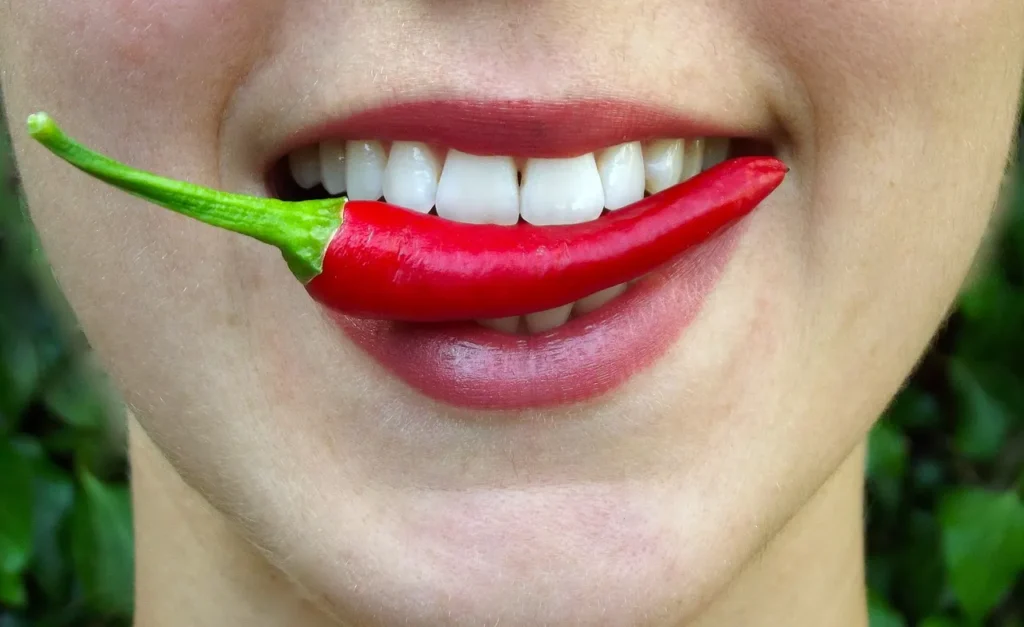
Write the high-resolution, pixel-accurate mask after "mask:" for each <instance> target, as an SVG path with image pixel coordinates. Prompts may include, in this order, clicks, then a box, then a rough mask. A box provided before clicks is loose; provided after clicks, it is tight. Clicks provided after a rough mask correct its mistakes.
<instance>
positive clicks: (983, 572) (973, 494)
mask: <svg viewBox="0 0 1024 627" xmlns="http://www.w3.org/2000/svg"><path fill="white" fill-rule="evenodd" d="M939 511H940V514H939V520H940V523H941V525H942V554H943V558H944V560H945V563H946V570H947V571H948V572H949V578H950V584H951V586H952V588H953V592H954V594H955V595H956V598H957V600H958V601H959V603H960V607H961V608H963V611H964V614H966V615H967V617H968V618H970V619H971V620H973V621H980V620H981V619H983V618H984V617H985V616H986V615H987V614H988V612H989V611H991V610H992V608H994V607H995V606H996V605H997V604H999V602H1000V601H1001V599H1002V598H1003V596H1004V595H1005V594H1006V593H1007V592H1008V591H1009V590H1010V587H1011V586H1012V585H1013V583H1014V581H1015V580H1016V579H1017V577H1018V576H1020V574H1021V571H1022V570H1024V504H1022V503H1021V501H1020V498H1019V497H1018V496H1017V495H1016V494H1014V493H1012V492H1005V493H999V492H989V491H985V490H980V489H965V490H960V491H957V492H954V493H952V494H950V495H948V496H947V497H946V498H945V499H944V500H943V502H942V504H941V506H940V510H939Z"/></svg>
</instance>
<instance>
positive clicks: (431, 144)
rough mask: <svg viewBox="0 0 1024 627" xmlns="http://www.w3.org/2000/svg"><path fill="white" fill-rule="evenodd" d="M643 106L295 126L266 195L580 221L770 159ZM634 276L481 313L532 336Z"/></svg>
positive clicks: (460, 108)
mask: <svg viewBox="0 0 1024 627" xmlns="http://www.w3.org/2000/svg"><path fill="white" fill-rule="evenodd" d="M716 131H717V132H719V133H722V132H723V129H720V128H716V127H714V126H712V125H710V124H703V123H700V122H697V121H693V120H688V119H684V118H681V117H679V116H673V115H670V114H668V113H665V112H663V111H659V110H651V109H647V108H644V107H643V106H641V105H637V104H634V103H629V104H620V103H609V102H596V101H588V102H576V103H566V104H551V103H532V102H497V103H488V102H476V101H474V102H415V103H404V104H401V105H397V106H393V107H387V108H380V109H374V110H371V111H367V112H362V113H359V114H356V115H354V116H352V117H350V118H347V119H345V120H341V121H336V122H330V123H327V124H323V125H321V126H319V127H314V128H311V129H307V130H305V131H303V132H300V133H298V134H296V135H295V136H294V137H293V138H292V140H291V141H290V142H288V145H289V146H290V148H289V149H287V150H285V151H283V154H282V156H280V157H278V158H277V159H274V160H272V161H271V166H270V167H269V168H268V174H267V177H266V178H267V183H268V189H269V191H270V194H271V195H272V196H273V197H275V198H279V199H282V200H288V201H301V200H312V199H321V198H332V197H335V198H340V197H343V196H344V197H347V198H348V199H349V200H368V201H377V200H381V201H384V202H386V203H388V204H391V205H394V206H398V207H402V208H404V209H408V210H411V211H415V212H418V213H423V214H429V215H434V216H438V217H440V218H445V219H446V220H449V221H453V222H458V223H466V224H494V225H515V224H520V223H524V224H532V225H535V226H561V225H572V224H583V223H588V222H593V221H596V220H600V219H601V218H602V217H604V216H607V215H609V214H612V213H614V212H617V211H620V210H622V209H624V208H627V207H631V206H633V205H634V204H635V203H637V202H639V201H641V200H643V199H645V198H647V197H650V196H651V195H653V194H658V193H660V192H663V191H665V190H667V189H669V188H672V187H673V186H675V185H677V184H679V183H682V182H685V181H687V180H689V179H691V178H693V177H694V176H696V175H697V174H699V173H701V172H704V171H706V170H708V169H710V168H712V167H714V166H716V165H718V164H720V163H722V162H724V161H726V160H727V159H729V158H731V157H738V156H771V155H773V152H774V151H773V149H772V146H771V144H770V143H769V142H767V141H765V140H763V139H760V138H750V137H729V136H727V135H721V134H720V135H698V134H697V133H699V132H700V133H714V132H716ZM645 278H646V277H641V278H638V279H633V280H631V281H628V282H623V283H620V284H617V285H614V286H612V287H608V288H606V289H603V290H600V291H598V292H596V293H592V294H589V295H586V296H584V297H583V298H580V299H578V300H575V301H573V302H567V303H565V304H562V305H560V306H558V307H555V308H552V309H545V310H541V311H535V312H530V313H526V314H525V315H517V316H504V317H500V318H480V319H477V320H475V322H477V323H478V324H480V325H482V326H483V327H486V328H488V329H491V330H494V331H497V332H501V333H505V334H517V335H535V334H541V333H546V332H549V331H552V330H554V329H557V328H559V327H561V326H563V325H565V324H567V323H568V322H569V321H571V320H575V319H577V318H580V317H586V316H588V315H590V314H592V313H594V312H597V311H598V310H600V309H601V308H603V307H605V306H607V305H609V304H611V303H613V302H614V301H616V300H618V299H619V298H621V297H623V296H625V295H626V294H627V292H628V291H630V290H631V289H632V288H633V287H634V286H635V285H636V284H637V283H640V282H642V281H643V280H645Z"/></svg>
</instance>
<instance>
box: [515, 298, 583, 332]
mask: <svg viewBox="0 0 1024 627" xmlns="http://www.w3.org/2000/svg"><path fill="white" fill-rule="evenodd" d="M570 313H572V303H570V304H568V305H562V306H561V307H555V308H554V309H548V310H547V311H538V312H537V313H532V314H526V315H525V316H523V317H524V318H525V319H526V330H527V331H529V332H530V333H544V332H545V331H550V330H552V329H554V328H556V327H560V326H562V325H563V324H565V321H566V320H568V319H569V314H570Z"/></svg>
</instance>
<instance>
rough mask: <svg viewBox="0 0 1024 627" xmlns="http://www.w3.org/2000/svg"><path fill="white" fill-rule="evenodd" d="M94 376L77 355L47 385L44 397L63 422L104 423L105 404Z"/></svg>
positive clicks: (93, 426)
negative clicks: (100, 396)
mask: <svg viewBox="0 0 1024 627" xmlns="http://www.w3.org/2000/svg"><path fill="white" fill-rule="evenodd" d="M97 387H98V386H97V377H96V376H95V373H94V372H93V371H92V370H91V369H89V367H88V364H87V358H86V357H84V356H80V357H77V358H75V359H74V360H73V361H72V362H71V364H69V365H67V366H66V367H65V368H64V370H63V371H62V372H61V373H60V374H59V375H58V376H57V377H55V378H54V379H52V381H51V382H50V384H49V385H48V386H47V388H46V391H45V392H44V393H43V400H44V401H45V403H46V406H47V408H49V409H50V411H52V412H53V413H54V414H56V415H57V416H59V417H60V418H61V419H62V420H64V422H66V423H68V424H70V425H72V426H75V427H78V428H82V429H96V428H98V427H100V426H102V425H103V420H104V410H105V406H104V404H103V402H102V400H101V399H100V398H99V396H98V393H97Z"/></svg>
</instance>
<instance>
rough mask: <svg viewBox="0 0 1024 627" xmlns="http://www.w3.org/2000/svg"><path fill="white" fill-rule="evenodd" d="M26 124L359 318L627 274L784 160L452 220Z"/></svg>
mask: <svg viewBox="0 0 1024 627" xmlns="http://www.w3.org/2000/svg"><path fill="white" fill-rule="evenodd" d="M28 127H29V133H30V134H31V135H32V137H34V138H35V139H36V140H38V141H39V142H40V143H42V144H43V145H44V146H46V147H47V148H48V149H50V151H52V152H53V153H54V154H56V155H57V156H59V157H61V158H62V159H64V160H66V161H68V162H69V163H71V164H72V165H74V166H75V167H77V168H79V169H80V170H82V171H84V172H86V173H87V174H90V175H92V176H94V177H96V178H98V179H100V180H102V181H105V182H107V183H109V184H111V185H114V186H116V187H118V188H120V189H122V190H124V191H127V192H129V193H131V194H134V195H136V196H139V197H141V198H144V199H146V200H148V201H150V202H153V203H155V204H157V205H160V206H162V207H166V208H168V209H171V210H173V211H176V212H178V213H182V214H184V215H187V216H190V217H193V218H196V219H198V220H201V221H203V222H206V223H207V224H212V225H214V226H218V227H222V228H226V229H229V230H231V231H235V232H237V233H242V234H244V235H248V236H250V237H254V238H256V239H258V240H260V241H263V242H266V243H268V244H271V245H274V246H276V247H278V248H279V249H280V250H281V251H282V253H283V254H284V256H285V259H286V260H287V261H288V265H289V267H290V268H291V270H292V272H293V273H294V274H295V276H296V277H297V278H299V280H301V281H302V282H303V283H305V285H306V289H307V290H308V292H309V293H310V294H311V295H312V297H313V298H314V299H316V300H317V301H319V302H320V303H322V304H324V305H326V306H327V307H329V308H331V309H334V310H337V311H340V312H343V313H346V314H350V315H354V316H361V317H367V318H378V319H389V320H407V321H415V322H435V321H450V320H469V319H474V318H501V317H505V316H513V315H520V314H525V313H531V312H535V311H543V310H545V309H551V308H553V307H558V306H560V305H564V304H567V303H571V302H573V301H576V300H579V299H580V298H583V297H584V296H588V295H590V294H593V293H595V292H598V291H601V290H603V289H606V288H609V287H612V286H614V285H618V284H620V283H625V282H627V281H630V280H633V279H636V278H639V277H641V276H643V275H644V274H646V273H648V272H650V271H652V270H654V269H656V268H657V267H658V266H661V265H663V264H665V263H666V262H668V261H670V260H671V259H672V258H674V257H676V256H677V255H679V254H680V253H682V252H683V251H684V250H686V249H687V248H690V247H692V246H694V245H697V244H700V243H701V242H703V241H705V240H707V239H708V238H710V237H711V236H712V235H714V234H715V233H716V232H718V231H720V230H721V229H723V228H724V227H726V226H728V225H730V224H732V223H733V222H735V221H736V220H738V219H739V218H742V217H743V216H745V215H746V214H748V213H749V212H750V211H752V210H753V209H754V208H755V207H756V206H757V205H758V204H759V203H760V202H761V201H762V200H763V199H764V198H765V197H766V196H768V195H769V194H770V193H771V192H772V191H774V190H775V188H776V187H778V186H779V184H781V183H782V179H783V177H785V175H786V172H787V171H788V168H786V166H785V165H784V164H783V163H782V162H780V161H778V160H777V159H774V158H770V157H746V158H740V159H733V160H730V161H727V162H725V163H723V164H720V165H718V166H716V167H714V168H711V169H710V170H708V171H707V172H704V173H702V174H699V175H697V176H695V177H693V178H691V179H689V180H687V181H685V182H683V183H681V184H679V185H676V186H675V187H672V188H670V189H668V190H666V191H664V192H661V193H659V194H655V195H653V196H649V197H648V198H645V199H644V200H642V201H640V202H638V203H636V204H635V205H633V206H631V207H628V208H626V209H622V210H619V211H616V212H612V213H610V214H608V215H605V216H602V217H601V218H599V219H597V220H595V221H592V222H586V223H583V224H574V225H567V226H545V227H538V226H532V225H529V224H522V223H520V224H517V225H514V226H499V225H489V224H464V223H459V222H452V221H449V220H445V219H443V218H439V217H437V216H430V215H426V214H421V213H416V212H413V211H408V210H406V209H403V208H401V207H396V206H394V205H389V204H386V203H381V202H368V201H346V200H345V199H344V198H329V199H322V200H310V201H302V202H286V201H281V200H276V199H270V198H257V197H252V196H243V195H240V194H230V193H227V192H221V191H216V190H212V189H209V188H205V187H200V186H197V185H193V184H190V183H185V182H180V181H173V180H170V179H166V178H162V177H159V176H156V175H153V174H150V173H148V172H142V171H140V170H135V169H133V168H130V167H128V166H126V165H124V164H121V163H118V162H117V161H114V160H112V159H109V158H107V157H105V156H103V155H100V154H98V153H95V152H93V151H91V150H88V149H87V148H84V147H83V146H81V145H79V144H78V143H76V142H75V141H74V140H72V139H70V138H69V137H67V136H66V135H65V134H64V133H63V132H62V131H61V130H60V128H59V127H58V126H57V125H56V123H55V122H54V121H53V120H52V119H51V118H50V117H49V116H48V115H46V114H45V113H37V114H35V115H32V116H31V117H29V120H28Z"/></svg>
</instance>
